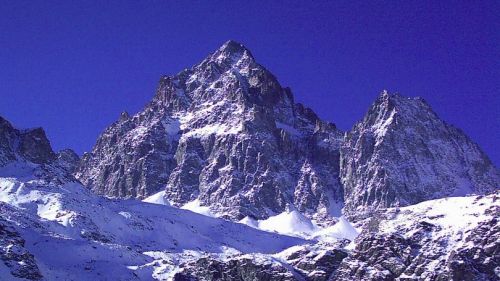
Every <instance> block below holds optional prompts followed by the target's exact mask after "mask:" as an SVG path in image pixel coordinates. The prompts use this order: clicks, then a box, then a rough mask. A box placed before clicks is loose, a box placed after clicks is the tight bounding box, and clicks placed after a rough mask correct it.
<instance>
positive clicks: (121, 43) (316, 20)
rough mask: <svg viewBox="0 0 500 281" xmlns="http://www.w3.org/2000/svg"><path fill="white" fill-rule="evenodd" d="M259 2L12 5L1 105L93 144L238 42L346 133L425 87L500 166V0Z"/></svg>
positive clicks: (67, 142)
mask: <svg viewBox="0 0 500 281" xmlns="http://www.w3.org/2000/svg"><path fill="white" fill-rule="evenodd" d="M104 2H105V3H104ZM245 2H247V1H245ZM248 2H252V3H244V2H240V1H196V2H189V3H188V2H186V1H79V3H77V1H2V2H0V115H2V116H4V117H6V118H7V119H9V120H11V121H12V122H13V123H14V125H16V126H18V127H35V126H42V127H44V128H45V129H46V131H47V133H48V135H49V138H50V140H51V142H52V144H53V146H54V147H55V149H62V148H65V147H70V148H73V149H75V150H76V151H77V152H78V153H82V152H84V151H89V150H90V149H91V147H92V145H93V144H94V143H95V140H96V138H97V136H98V134H99V133H100V132H102V131H103V129H104V128H105V127H106V126H108V125H109V124H111V123H112V122H114V121H115V120H116V119H117V118H118V116H119V113H120V112H121V111H123V110H127V111H129V112H130V113H135V112H137V111H138V110H140V109H141V108H142V107H143V105H144V104H145V103H146V102H147V101H149V100H150V99H151V97H152V96H153V94H154V90H155V88H156V84H157V81H158V79H159V77H160V75H162V74H174V73H176V72H178V71H180V70H181V69H183V68H186V67H190V66H192V65H193V64H195V63H197V62H199V61H200V60H202V59H203V58H204V57H205V56H206V55H207V54H208V53H209V52H211V51H213V50H215V49H216V48H218V47H219V45H221V44H222V43H223V42H224V41H226V40H228V39H234V40H237V41H239V42H241V43H243V44H245V45H246V46H247V47H248V48H249V49H250V50H251V51H252V53H253V54H254V56H255V57H256V59H257V61H259V62H260V63H261V64H262V65H264V66H266V67H267V68H268V69H269V70H270V71H271V72H273V73H274V74H275V75H276V76H277V77H278V79H279V81H280V82H281V84H282V85H284V86H290V87H291V88H292V91H293V92H294V94H295V96H296V100H298V101H299V102H302V103H304V104H306V105H308V106H309V107H311V108H313V109H314V110H315V111H316V112H317V113H318V114H319V115H320V116H321V117H322V118H324V119H327V120H330V121H333V122H335V123H336V124H337V125H338V127H340V128H341V129H344V130H346V129H349V128H350V127H351V126H352V125H353V124H354V122H355V121H357V120H359V119H360V118H361V117H362V116H363V114H364V113H365V112H366V110H367V109H368V106H369V105H370V104H371V103H372V102H373V100H374V99H375V97H376V96H377V95H378V93H379V92H380V91H381V90H382V89H388V90H389V91H391V92H394V91H397V92H400V93H401V94H403V95H406V96H422V97H424V98H425V99H426V100H427V101H428V102H429V103H430V104H431V105H432V106H433V108H434V110H435V111H436V112H437V113H438V114H439V115H440V116H441V118H443V119H444V120H446V121H447V122H449V123H451V124H453V125H456V126H457V127H460V128H462V129H463V130H464V131H465V132H466V133H467V134H468V135H469V136H470V137H472V139H473V140H475V141H476V142H478V143H479V144H480V145H481V147H482V148H483V149H484V150H485V151H486V152H487V153H488V154H489V155H490V157H491V158H492V160H493V161H494V162H495V163H496V164H497V165H498V164H499V163H500V149H498V147H497V146H498V145H499V144H500V143H499V139H500V135H499V134H500V133H499V132H500V114H499V111H500V58H499V56H500V55H499V54H500V47H499V46H500V32H499V30H500V16H499V15H500V4H499V2H498V1H491V2H485V1H470V2H469V1H451V2H446V1H429V2H426V1H370V2H371V4H367V3H365V2H369V1H362V3H361V2H360V3H353V1H345V2H343V1H331V2H330V1H329V2H324V3H321V2H319V1H316V2H315V3H314V4H306V5H304V4H301V2H304V3H306V2H309V1H299V2H295V4H292V2H290V1H248ZM271 2H272V3H271ZM383 2H391V3H385V4H384V3H383ZM399 2H401V3H402V2H406V4H396V3H399ZM467 2H469V3H467Z"/></svg>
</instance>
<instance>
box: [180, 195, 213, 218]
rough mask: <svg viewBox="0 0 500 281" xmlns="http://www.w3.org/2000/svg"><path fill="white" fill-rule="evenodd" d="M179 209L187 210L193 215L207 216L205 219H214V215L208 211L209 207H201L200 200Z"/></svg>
mask: <svg viewBox="0 0 500 281" xmlns="http://www.w3.org/2000/svg"><path fill="white" fill-rule="evenodd" d="M181 209H184V210H189V211H191V212H195V213H198V214H201V215H204V216H207V217H213V218H215V217H216V215H215V214H213V213H212V212H211V211H210V208H209V207H207V206H202V205H201V202H200V199H195V200H193V201H191V202H188V203H186V204H184V205H183V206H182V207H181Z"/></svg>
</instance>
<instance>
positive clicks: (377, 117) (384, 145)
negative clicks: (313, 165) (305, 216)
mask: <svg viewBox="0 0 500 281" xmlns="http://www.w3.org/2000/svg"><path fill="white" fill-rule="evenodd" d="M340 170H341V181H342V184H343V187H344V193H345V195H346V196H345V208H344V213H345V214H346V215H349V216H351V217H355V216H362V215H364V214H370V212H372V211H373V210H375V209H378V208H387V207H393V206H407V205H413V204H416V203H419V202H422V201H425V200H430V199H436V198H443V197H448V196H464V195H467V194H486V193H490V192H493V191H495V190H498V189H499V188H500V172H499V170H498V169H497V168H495V166H493V164H492V163H491V162H490V160H489V159H488V157H487V156H486V155H485V154H484V153H483V152H482V151H481V149H480V148H479V147H478V145H477V144H475V143H474V142H472V141H471V140H470V139H469V138H468V137H467V136H466V135H465V134H464V133H462V131H460V130H459V129H457V128H455V127H453V126H450V125H448V124H446V123H445V122H443V121H442V120H441V119H439V117H438V116H437V115H436V113H434V112H433V111H432V109H431V108H430V106H429V105H428V104H427V103H426V102H425V101H424V100H423V99H421V98H406V97H403V96H400V95H398V94H389V93H387V92H385V91H384V92H383V93H382V94H381V95H380V96H379V97H378V98H377V100H376V101H375V102H374V104H373V105H372V106H371V107H370V109H369V110H368V113H367V114H366V116H365V117H364V118H363V120H362V121H360V122H358V123H357V124H356V125H355V126H354V127H353V129H352V130H351V131H350V132H348V133H347V134H346V137H345V141H344V143H343V145H342V149H341V169H340Z"/></svg>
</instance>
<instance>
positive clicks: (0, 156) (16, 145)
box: [0, 116, 80, 183]
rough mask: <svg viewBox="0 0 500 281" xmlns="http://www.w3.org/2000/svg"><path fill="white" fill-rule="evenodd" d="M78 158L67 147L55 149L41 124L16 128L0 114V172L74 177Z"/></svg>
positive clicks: (48, 177)
mask: <svg viewBox="0 0 500 281" xmlns="http://www.w3.org/2000/svg"><path fill="white" fill-rule="evenodd" d="M79 162H80V159H79V157H78V155H77V154H76V153H75V152H73V151H72V150H71V149H65V150H62V151H60V152H59V153H55V152H54V151H53V150H52V147H51V146H50V142H49V140H48V139H47V136H46V135H45V131H44V130H43V129H42V128H35V129H28V130H18V129H16V128H14V127H13V126H12V125H11V124H10V123H9V121H7V120H6V119H4V118H3V117H1V116H0V171H1V173H0V174H1V175H2V176H13V177H15V176H23V175H21V174H19V173H23V174H26V175H31V174H33V175H34V176H35V177H37V178H39V179H44V180H47V181H52V180H53V181H54V182H56V183H59V182H61V181H74V180H75V179H74V177H73V176H72V173H73V172H74V170H75V168H76V167H77V166H78V164H79Z"/></svg>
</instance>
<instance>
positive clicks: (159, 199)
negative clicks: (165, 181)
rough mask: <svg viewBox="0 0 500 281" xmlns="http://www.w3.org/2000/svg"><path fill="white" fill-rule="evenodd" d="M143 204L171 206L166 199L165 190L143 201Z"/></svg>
mask: <svg viewBox="0 0 500 281" xmlns="http://www.w3.org/2000/svg"><path fill="white" fill-rule="evenodd" d="M142 202H146V203H151V204H158V205H166V206H170V202H168V200H167V199H166V198H165V190H163V191H160V192H158V193H155V194H153V195H151V196H149V197H147V198H145V199H143V200H142Z"/></svg>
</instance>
